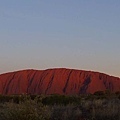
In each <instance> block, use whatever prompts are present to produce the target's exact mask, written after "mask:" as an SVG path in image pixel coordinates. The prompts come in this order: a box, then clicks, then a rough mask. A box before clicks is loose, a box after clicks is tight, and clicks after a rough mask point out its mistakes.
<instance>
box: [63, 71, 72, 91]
mask: <svg viewBox="0 0 120 120" xmlns="http://www.w3.org/2000/svg"><path fill="white" fill-rule="evenodd" d="M71 74H72V70H71V71H70V73H69V75H68V78H67V80H66V84H65V87H64V88H63V92H64V93H65V92H66V89H67V87H68V83H69V80H70V76H71Z"/></svg>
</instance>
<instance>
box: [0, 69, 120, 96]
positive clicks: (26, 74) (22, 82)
mask: <svg viewBox="0 0 120 120" xmlns="http://www.w3.org/2000/svg"><path fill="white" fill-rule="evenodd" d="M106 89H110V90H111V91H113V92H116V91H120V78H117V77H112V76H109V75H106V74H103V73H98V72H91V71H81V70H73V69H63V68H60V69H48V70H23V71H18V72H12V73H6V74H2V75H0V94H5V95H8V94H65V95H66V94H68V95H79V94H84V93H94V92H96V91H104V90H106Z"/></svg>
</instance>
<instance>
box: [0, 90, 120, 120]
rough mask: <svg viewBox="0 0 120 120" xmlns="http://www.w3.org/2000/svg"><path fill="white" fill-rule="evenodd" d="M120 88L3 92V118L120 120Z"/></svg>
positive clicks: (0, 119)
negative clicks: (53, 92)
mask: <svg viewBox="0 0 120 120" xmlns="http://www.w3.org/2000/svg"><path fill="white" fill-rule="evenodd" d="M119 113H120V92H116V93H114V94H113V93H111V92H110V91H105V92H102V91H98V92H96V93H94V94H93V95H92V94H87V95H79V96H65V95H47V96H46V95H10V96H4V95H0V120H85V119H86V120H120V114H119Z"/></svg>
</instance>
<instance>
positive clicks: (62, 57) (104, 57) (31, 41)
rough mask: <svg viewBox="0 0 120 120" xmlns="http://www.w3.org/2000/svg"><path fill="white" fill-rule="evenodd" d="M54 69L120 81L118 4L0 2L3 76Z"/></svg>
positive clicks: (113, 0)
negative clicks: (103, 76)
mask: <svg viewBox="0 0 120 120" xmlns="http://www.w3.org/2000/svg"><path fill="white" fill-rule="evenodd" d="M56 67H57V68H58V67H60V68H61V67H64V68H66V67H67V68H75V69H82V70H92V71H98V72H103V73H107V74H109V75H114V76H118V77H120V0H0V73H5V72H9V71H14V70H15V71H16V70H21V69H47V68H56Z"/></svg>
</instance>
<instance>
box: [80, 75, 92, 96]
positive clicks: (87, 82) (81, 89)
mask: <svg viewBox="0 0 120 120" xmlns="http://www.w3.org/2000/svg"><path fill="white" fill-rule="evenodd" d="M90 82H91V78H90V77H88V78H86V79H85V81H84V82H83V85H82V87H81V88H80V94H85V93H86V91H87V89H88V86H89V84H90Z"/></svg>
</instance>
